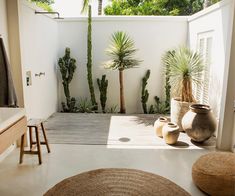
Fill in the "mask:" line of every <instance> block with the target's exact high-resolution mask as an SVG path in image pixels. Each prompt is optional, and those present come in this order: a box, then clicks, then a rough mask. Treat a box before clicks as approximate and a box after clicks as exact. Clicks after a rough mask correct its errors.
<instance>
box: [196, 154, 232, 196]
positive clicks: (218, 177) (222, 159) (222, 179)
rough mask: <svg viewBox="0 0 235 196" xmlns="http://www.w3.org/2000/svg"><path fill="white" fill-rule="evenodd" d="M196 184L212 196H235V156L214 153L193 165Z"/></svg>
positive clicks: (204, 156) (201, 158)
mask: <svg viewBox="0 0 235 196" xmlns="http://www.w3.org/2000/svg"><path fill="white" fill-rule="evenodd" d="M192 177H193V181H194V183H195V184H196V185H197V186H198V187H199V188H200V189H201V190H202V191H204V192H206V193H207V194H209V195H212V196H235V154H234V153H229V152H214V153H209V154H207V155H203V156H202V157H200V158H199V159H198V160H197V161H196V162H195V163H194V165H193V168H192Z"/></svg>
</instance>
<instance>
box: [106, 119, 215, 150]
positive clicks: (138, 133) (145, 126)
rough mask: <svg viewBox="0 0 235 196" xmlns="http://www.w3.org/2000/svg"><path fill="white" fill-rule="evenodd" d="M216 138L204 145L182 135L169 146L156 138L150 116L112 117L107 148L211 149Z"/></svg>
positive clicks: (184, 134)
mask: <svg viewBox="0 0 235 196" xmlns="http://www.w3.org/2000/svg"><path fill="white" fill-rule="evenodd" d="M215 142H216V138H215V137H212V138H211V139H209V140H208V141H206V142H204V143H202V144H201V143H195V142H192V141H191V139H190V138H189V137H188V136H187V134H186V133H180V136H179V139H178V142H177V144H176V145H168V144H166V143H165V141H164V139H162V138H159V137H157V136H156V133H155V131H154V128H153V118H152V117H148V116H135V115H133V116H112V117H111V122H110V127H109V136H108V142H107V148H120V149H133V148H134V149H205V148H206V149H211V148H214V147H215Z"/></svg>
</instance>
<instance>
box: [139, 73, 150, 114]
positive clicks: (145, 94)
mask: <svg viewBox="0 0 235 196" xmlns="http://www.w3.org/2000/svg"><path fill="white" fill-rule="evenodd" d="M149 77H150V70H149V69H148V70H147V72H146V74H145V76H144V77H143V78H142V92H141V102H142V108H143V111H144V113H145V114H147V113H148V107H147V102H148V98H149V92H148V90H147V89H146V86H147V84H148V79H149Z"/></svg>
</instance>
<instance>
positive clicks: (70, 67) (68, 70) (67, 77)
mask: <svg viewBox="0 0 235 196" xmlns="http://www.w3.org/2000/svg"><path fill="white" fill-rule="evenodd" d="M58 65H59V68H60V72H61V76H62V81H63V82H62V84H63V87H64V94H65V97H66V104H65V103H64V102H62V109H63V112H76V110H77V108H76V106H75V105H76V100H75V98H71V97H70V91H69V84H70V82H71V81H72V79H73V74H74V72H75V70H76V60H75V59H73V58H71V57H70V48H66V49H65V55H64V57H62V58H59V61H58Z"/></svg>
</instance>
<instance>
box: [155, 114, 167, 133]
mask: <svg viewBox="0 0 235 196" xmlns="http://www.w3.org/2000/svg"><path fill="white" fill-rule="evenodd" d="M167 123H168V119H167V118H165V117H160V118H158V119H157V120H156V121H155V123H154V130H155V132H156V134H157V136H158V137H161V138H162V128H163V126H164V125H166V124H167Z"/></svg>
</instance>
